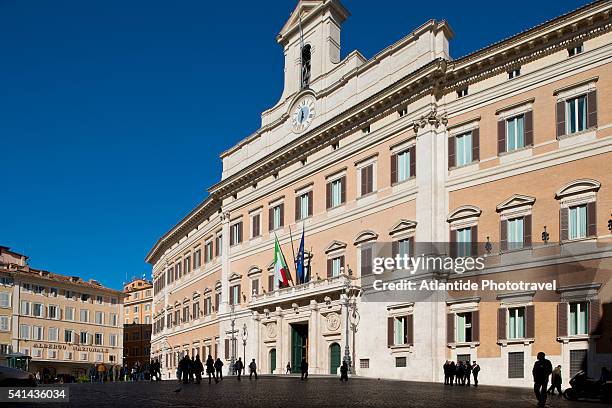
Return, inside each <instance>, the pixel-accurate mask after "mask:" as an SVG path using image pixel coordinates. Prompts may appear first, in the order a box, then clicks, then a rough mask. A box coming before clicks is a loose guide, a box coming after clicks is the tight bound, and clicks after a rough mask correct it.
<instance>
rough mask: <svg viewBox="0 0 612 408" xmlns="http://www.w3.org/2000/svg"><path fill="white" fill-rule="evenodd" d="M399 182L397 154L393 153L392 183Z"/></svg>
mask: <svg viewBox="0 0 612 408" xmlns="http://www.w3.org/2000/svg"><path fill="white" fill-rule="evenodd" d="M395 183H397V154H392V155H391V185H393V184H395Z"/></svg>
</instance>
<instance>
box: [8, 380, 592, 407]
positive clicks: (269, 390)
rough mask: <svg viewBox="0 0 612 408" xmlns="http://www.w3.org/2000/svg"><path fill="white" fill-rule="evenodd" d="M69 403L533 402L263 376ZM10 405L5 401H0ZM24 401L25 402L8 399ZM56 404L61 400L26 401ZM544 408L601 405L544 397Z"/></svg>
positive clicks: (436, 387) (525, 392)
mask: <svg viewBox="0 0 612 408" xmlns="http://www.w3.org/2000/svg"><path fill="white" fill-rule="evenodd" d="M69 387H70V406H73V407H119V406H120V407H128V408H132V407H133V408H143V407H241V408H242V407H265V408H275V407H279V408H280V407H283V408H286V407H288V408H293V407H330V408H331V407H333V408H336V407H403V408H405V407H427V408H434V407H453V408H457V407H461V408H470V407H478V408H481V407H487V408H488V407H495V408H505V407H511V408H520V407H535V406H536V403H535V399H534V396H533V392H532V391H531V390H529V389H521V388H504V387H490V386H479V387H478V388H476V387H448V386H444V385H443V384H431V383H417V382H405V381H391V380H376V379H366V378H352V379H351V380H350V381H349V382H348V383H341V382H340V381H339V380H338V378H337V377H323V378H310V379H309V380H308V381H300V379H299V377H297V378H296V377H292V376H286V377H285V376H283V377H270V376H267V377H262V376H260V378H259V380H257V381H255V380H253V381H249V379H248V377H247V378H246V379H244V378H243V380H242V381H241V382H238V381H237V380H236V379H235V378H233V377H230V378H226V379H224V380H223V381H221V382H220V383H219V384H215V383H214V382H213V383H212V384H211V385H209V384H208V382H207V381H205V382H203V383H202V384H199V385H198V384H187V385H181V384H178V383H177V382H176V381H162V382H154V383H151V382H136V383H106V384H96V383H94V384H71V385H69ZM3 405H6V406H9V404H3ZM12 405H13V406H21V407H23V406H25V405H26V404H12ZM29 405H30V406H37V407H41V406H50V407H51V406H52V407H60V406H62V405H64V404H57V403H56V404H40V403H38V404H29ZM547 406H548V407H567V408H575V407H590V408H597V407H598V406H604V405H601V404H598V403H586V402H570V401H565V400H564V399H563V398H562V397H558V396H554V397H549V400H548V403H547Z"/></svg>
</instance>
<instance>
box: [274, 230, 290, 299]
mask: <svg viewBox="0 0 612 408" xmlns="http://www.w3.org/2000/svg"><path fill="white" fill-rule="evenodd" d="M289 277H290V275H289V268H288V267H287V262H286V261H285V256H284V255H283V251H282V250H281V247H280V244H279V243H278V237H276V235H275V236H274V287H275V288H278V287H279V284H282V286H283V287H285V286H289Z"/></svg>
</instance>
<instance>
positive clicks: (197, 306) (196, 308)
mask: <svg viewBox="0 0 612 408" xmlns="http://www.w3.org/2000/svg"><path fill="white" fill-rule="evenodd" d="M192 308H193V318H194V319H199V318H200V302H199V301H197V302H194V303H193V306H192Z"/></svg>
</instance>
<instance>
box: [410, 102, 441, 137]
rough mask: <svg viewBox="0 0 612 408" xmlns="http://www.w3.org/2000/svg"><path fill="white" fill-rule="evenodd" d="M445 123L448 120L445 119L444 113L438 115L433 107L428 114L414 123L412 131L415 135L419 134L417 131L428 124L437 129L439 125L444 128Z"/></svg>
mask: <svg viewBox="0 0 612 408" xmlns="http://www.w3.org/2000/svg"><path fill="white" fill-rule="evenodd" d="M447 123H448V118H447V117H446V112H442V113H438V110H437V108H436V107H435V106H433V107H432V108H431V110H430V111H429V113H427V114H425V115H423V116H421V117H420V118H419V119H417V120H415V121H414V124H413V129H414V133H415V134H416V133H419V129H423V128H424V127H425V126H427V125H428V124H429V125H431V126H433V127H434V128H436V129H437V128H438V127H439V126H440V125H444V126H446V125H447Z"/></svg>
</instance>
